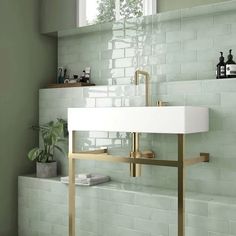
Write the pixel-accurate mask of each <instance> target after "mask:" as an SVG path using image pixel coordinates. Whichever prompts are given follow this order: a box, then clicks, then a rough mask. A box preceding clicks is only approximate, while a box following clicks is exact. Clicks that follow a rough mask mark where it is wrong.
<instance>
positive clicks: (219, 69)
mask: <svg viewBox="0 0 236 236" xmlns="http://www.w3.org/2000/svg"><path fill="white" fill-rule="evenodd" d="M220 54H221V56H220V58H219V60H220V62H219V63H218V64H217V66H216V78H217V79H223V78H225V77H226V67H225V62H224V57H223V52H220Z"/></svg>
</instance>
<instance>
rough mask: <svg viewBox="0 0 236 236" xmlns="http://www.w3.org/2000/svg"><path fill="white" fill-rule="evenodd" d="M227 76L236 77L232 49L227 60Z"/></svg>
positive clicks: (235, 65)
mask: <svg viewBox="0 0 236 236" xmlns="http://www.w3.org/2000/svg"><path fill="white" fill-rule="evenodd" d="M226 77H227V78H235V77H236V64H235V61H234V60H233V55H232V49H230V50H229V55H228V60H227V62H226Z"/></svg>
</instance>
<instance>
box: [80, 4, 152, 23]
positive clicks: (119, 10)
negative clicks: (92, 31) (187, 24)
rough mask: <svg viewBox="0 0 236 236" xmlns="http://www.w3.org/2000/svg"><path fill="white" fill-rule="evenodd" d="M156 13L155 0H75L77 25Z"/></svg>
mask: <svg viewBox="0 0 236 236" xmlns="http://www.w3.org/2000/svg"><path fill="white" fill-rule="evenodd" d="M155 13H156V0H77V27H80V26H86V25H92V24H96V23H101V22H109V21H114V20H119V19H122V18H130V17H140V16H143V15H152V14H155Z"/></svg>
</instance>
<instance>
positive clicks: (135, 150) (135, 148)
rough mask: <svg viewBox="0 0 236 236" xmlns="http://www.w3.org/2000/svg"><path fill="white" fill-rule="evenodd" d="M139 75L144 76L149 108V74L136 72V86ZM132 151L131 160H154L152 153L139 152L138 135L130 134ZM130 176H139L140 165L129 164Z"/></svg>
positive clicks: (140, 71) (146, 101)
mask: <svg viewBox="0 0 236 236" xmlns="http://www.w3.org/2000/svg"><path fill="white" fill-rule="evenodd" d="M139 75H144V77H145V106H150V105H151V102H150V87H149V74H148V72H146V71H142V70H136V71H135V77H134V79H135V80H134V83H135V85H138V83H139V80H138V79H139ZM132 140H133V142H132V151H131V152H130V157H131V158H154V157H155V153H154V152H153V151H143V152H141V151H140V150H139V133H137V132H135V133H132ZM130 176H132V177H138V176H141V165H140V164H132V163H131V164H130Z"/></svg>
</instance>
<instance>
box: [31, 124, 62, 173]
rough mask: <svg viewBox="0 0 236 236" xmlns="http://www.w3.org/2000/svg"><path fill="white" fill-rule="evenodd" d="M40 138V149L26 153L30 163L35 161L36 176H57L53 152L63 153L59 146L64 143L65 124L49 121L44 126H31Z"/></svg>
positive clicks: (36, 148)
mask: <svg viewBox="0 0 236 236" xmlns="http://www.w3.org/2000/svg"><path fill="white" fill-rule="evenodd" d="M32 128H33V129H34V130H37V131H39V132H40V134H41V136H42V147H35V148H33V149H31V150H30V151H29V153H28V158H29V159H30V160H31V161H36V176H37V177H39V178H50V177H55V176H57V162H56V161H55V160H54V151H55V149H57V150H58V151H60V152H62V153H64V154H65V155H66V153H65V150H64V148H63V147H62V146H60V144H62V143H63V142H65V141H66V138H65V137H66V136H67V123H66V121H65V120H63V119H57V120H56V121H50V122H49V123H47V124H45V125H39V126H33V127H32Z"/></svg>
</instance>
